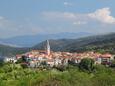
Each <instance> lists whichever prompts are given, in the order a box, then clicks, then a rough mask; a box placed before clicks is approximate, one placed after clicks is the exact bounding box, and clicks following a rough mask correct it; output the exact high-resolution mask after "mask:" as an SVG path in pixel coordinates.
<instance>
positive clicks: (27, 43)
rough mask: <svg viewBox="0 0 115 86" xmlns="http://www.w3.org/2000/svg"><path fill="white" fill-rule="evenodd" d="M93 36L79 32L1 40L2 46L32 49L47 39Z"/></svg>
mask: <svg viewBox="0 0 115 86" xmlns="http://www.w3.org/2000/svg"><path fill="white" fill-rule="evenodd" d="M89 35H93V34H91V33H87V32H79V33H57V34H47V35H44V34H38V35H32V36H17V37H12V38H7V39H0V44H5V45H12V46H17V47H19V46H21V47H31V46H34V45H35V44H37V43H40V42H42V41H44V40H47V39H63V38H65V39H66V38H67V39H75V38H80V37H85V36H89Z"/></svg>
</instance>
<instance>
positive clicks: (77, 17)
mask: <svg viewBox="0 0 115 86" xmlns="http://www.w3.org/2000/svg"><path fill="white" fill-rule="evenodd" d="M42 15H43V17H44V18H45V19H48V20H49V21H51V20H53V21H69V22H71V23H73V24H87V22H94V21H97V22H101V23H105V24H115V18H114V17H113V16H111V11H110V9H109V8H102V9H97V10H96V11H95V12H92V13H85V14H83V13H82V14H80V13H72V12H43V13H42ZM81 22H82V23H81Z"/></svg>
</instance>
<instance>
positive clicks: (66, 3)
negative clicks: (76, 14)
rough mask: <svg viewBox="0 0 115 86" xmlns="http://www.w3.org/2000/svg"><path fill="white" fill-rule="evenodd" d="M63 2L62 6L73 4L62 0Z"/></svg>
mask: <svg viewBox="0 0 115 86" xmlns="http://www.w3.org/2000/svg"><path fill="white" fill-rule="evenodd" d="M63 4H64V6H72V5H73V4H72V3H69V2H64V3H63Z"/></svg>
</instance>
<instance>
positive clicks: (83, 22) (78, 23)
mask: <svg viewBox="0 0 115 86" xmlns="http://www.w3.org/2000/svg"><path fill="white" fill-rule="evenodd" d="M73 24H74V25H81V24H87V22H85V21H77V22H73Z"/></svg>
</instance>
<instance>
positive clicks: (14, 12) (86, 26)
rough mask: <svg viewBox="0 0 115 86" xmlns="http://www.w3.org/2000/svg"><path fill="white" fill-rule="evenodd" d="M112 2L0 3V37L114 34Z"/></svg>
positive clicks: (14, 0)
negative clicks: (66, 33) (63, 33)
mask: <svg viewBox="0 0 115 86" xmlns="http://www.w3.org/2000/svg"><path fill="white" fill-rule="evenodd" d="M114 3H115V0H1V1H0V38H7V37H14V36H21V35H36V34H50V33H60V32H74V33H77V32H89V33H94V34H99V33H109V32H115V10H114V9H115V4H114Z"/></svg>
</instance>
